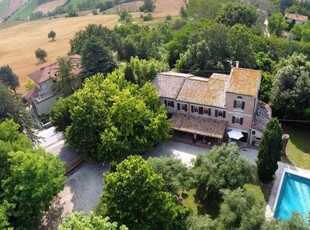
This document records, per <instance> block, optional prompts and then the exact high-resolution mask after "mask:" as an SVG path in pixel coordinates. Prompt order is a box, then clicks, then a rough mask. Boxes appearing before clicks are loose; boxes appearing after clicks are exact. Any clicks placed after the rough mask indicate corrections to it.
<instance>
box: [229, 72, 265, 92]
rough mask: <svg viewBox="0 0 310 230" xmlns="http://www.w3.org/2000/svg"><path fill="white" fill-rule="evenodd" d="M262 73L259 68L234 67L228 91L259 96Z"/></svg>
mask: <svg viewBox="0 0 310 230" xmlns="http://www.w3.org/2000/svg"><path fill="white" fill-rule="evenodd" d="M261 74H262V73H261V71H258V70H253V69H243V68H233V69H232V71H231V73H230V79H229V85H228V88H227V92H230V93H236V94H242V95H248V96H253V97H257V96H258V90H259V86H260V80H261Z"/></svg>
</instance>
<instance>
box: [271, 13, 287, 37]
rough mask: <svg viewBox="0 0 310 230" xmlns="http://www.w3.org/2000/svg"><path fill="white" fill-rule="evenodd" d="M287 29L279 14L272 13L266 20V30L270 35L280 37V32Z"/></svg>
mask: <svg viewBox="0 0 310 230" xmlns="http://www.w3.org/2000/svg"><path fill="white" fill-rule="evenodd" d="M287 27H288V24H287V23H286V22H285V18H284V16H283V14H281V13H273V14H272V15H271V16H270V17H269V19H268V28H269V30H270V32H271V33H274V34H276V35H277V36H280V35H281V34H282V31H283V30H285V29H286V28H287Z"/></svg>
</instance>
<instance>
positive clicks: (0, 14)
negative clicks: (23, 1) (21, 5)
mask: <svg viewBox="0 0 310 230" xmlns="http://www.w3.org/2000/svg"><path fill="white" fill-rule="evenodd" d="M8 6H9V0H0V18H4V17H5V16H6V10H7V8H8Z"/></svg>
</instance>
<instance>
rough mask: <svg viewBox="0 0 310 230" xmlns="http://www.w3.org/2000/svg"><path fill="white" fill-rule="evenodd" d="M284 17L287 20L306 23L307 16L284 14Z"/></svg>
mask: <svg viewBox="0 0 310 230" xmlns="http://www.w3.org/2000/svg"><path fill="white" fill-rule="evenodd" d="M285 17H286V18H287V19H291V20H295V21H301V22H307V21H308V16H306V15H301V14H289V13H287V14H285Z"/></svg>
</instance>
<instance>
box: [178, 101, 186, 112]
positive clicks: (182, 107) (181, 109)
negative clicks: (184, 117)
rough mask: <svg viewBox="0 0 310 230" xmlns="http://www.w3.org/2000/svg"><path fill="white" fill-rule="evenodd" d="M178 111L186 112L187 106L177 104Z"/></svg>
mask: <svg viewBox="0 0 310 230" xmlns="http://www.w3.org/2000/svg"><path fill="white" fill-rule="evenodd" d="M178 110H179V111H185V112H187V104H182V103H178Z"/></svg>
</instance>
